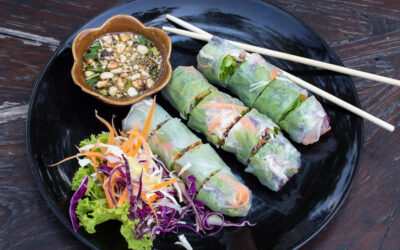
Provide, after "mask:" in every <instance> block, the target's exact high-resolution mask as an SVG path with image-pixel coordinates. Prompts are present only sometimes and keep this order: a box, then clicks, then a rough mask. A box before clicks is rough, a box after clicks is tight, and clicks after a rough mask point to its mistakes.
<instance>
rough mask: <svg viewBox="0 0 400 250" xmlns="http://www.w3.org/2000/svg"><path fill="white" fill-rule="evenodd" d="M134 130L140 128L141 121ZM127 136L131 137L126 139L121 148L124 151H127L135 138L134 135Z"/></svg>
mask: <svg viewBox="0 0 400 250" xmlns="http://www.w3.org/2000/svg"><path fill="white" fill-rule="evenodd" d="M132 130H133V131H136V130H137V131H138V130H139V122H137V123H136V125H135V127H134V128H133V129H132ZM128 133H129V132H128ZM126 138H129V139H128V140H127V141H125V142H124V143H123V144H122V146H121V149H122V151H123V152H124V153H126V152H127V151H128V149H129V146H130V144H132V142H133V140H134V139H135V137H134V136H131V137H126Z"/></svg>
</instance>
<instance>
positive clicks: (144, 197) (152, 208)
mask: <svg viewBox="0 0 400 250" xmlns="http://www.w3.org/2000/svg"><path fill="white" fill-rule="evenodd" d="M141 197H142V199H143V200H144V201H145V202H146V204H147V205H148V206H149V207H150V209H151V211H152V212H153V214H154V216H155V217H156V221H157V224H158V217H157V213H156V210H155V209H154V207H153V205H152V204H151V202H150V201H149V199H147V197H146V195H144V193H143V192H142V193H141Z"/></svg>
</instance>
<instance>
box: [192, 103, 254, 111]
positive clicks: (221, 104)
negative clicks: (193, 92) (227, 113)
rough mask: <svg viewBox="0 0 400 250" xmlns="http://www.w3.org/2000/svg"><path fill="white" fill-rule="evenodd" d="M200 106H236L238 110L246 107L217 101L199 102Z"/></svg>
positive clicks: (230, 107) (228, 107) (229, 107)
mask: <svg viewBox="0 0 400 250" xmlns="http://www.w3.org/2000/svg"><path fill="white" fill-rule="evenodd" d="M200 106H202V107H219V108H227V109H233V108H237V109H240V110H245V109H246V108H245V107H243V106H240V105H236V104H231V103H218V102H212V103H204V104H200Z"/></svg>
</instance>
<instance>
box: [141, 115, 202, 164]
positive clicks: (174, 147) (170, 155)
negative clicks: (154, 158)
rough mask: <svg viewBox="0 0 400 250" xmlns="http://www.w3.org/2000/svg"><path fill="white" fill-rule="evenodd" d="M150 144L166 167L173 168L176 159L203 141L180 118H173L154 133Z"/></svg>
mask: <svg viewBox="0 0 400 250" xmlns="http://www.w3.org/2000/svg"><path fill="white" fill-rule="evenodd" d="M148 143H149V146H150V148H151V151H152V152H153V154H157V155H159V156H160V157H161V160H162V161H163V162H164V164H165V166H167V167H168V168H171V166H172V164H173V163H174V161H175V158H177V157H178V156H179V155H180V154H182V153H183V151H184V150H186V149H187V148H188V147H189V146H191V145H194V144H196V143H197V144H200V143H201V139H200V138H198V137H197V136H196V135H195V134H193V133H192V132H191V131H190V130H189V129H188V128H187V127H186V126H185V124H183V123H182V122H181V121H180V120H179V119H178V118H173V119H170V120H168V121H167V122H166V123H165V124H163V125H162V126H161V127H160V128H159V129H157V130H156V131H154V133H153V134H152V135H151V137H150V139H149V140H148Z"/></svg>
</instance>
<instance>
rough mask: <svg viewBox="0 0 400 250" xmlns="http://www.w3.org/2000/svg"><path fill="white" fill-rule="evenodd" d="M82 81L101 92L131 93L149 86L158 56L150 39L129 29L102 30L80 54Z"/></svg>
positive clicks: (158, 67)
mask: <svg viewBox="0 0 400 250" xmlns="http://www.w3.org/2000/svg"><path fill="white" fill-rule="evenodd" d="M83 59H84V62H83V73H84V77H85V79H86V82H87V83H88V84H89V86H91V87H92V88H93V89H95V90H96V91H97V92H99V93H100V94H102V95H104V96H111V97H116V98H129V97H135V96H137V95H139V94H140V93H143V92H145V91H146V90H148V89H150V88H151V87H152V86H153V85H154V83H155V82H156V81H157V79H158V77H159V74H160V71H161V61H162V57H161V54H160V52H159V51H158V50H157V48H156V46H155V45H154V43H153V42H152V41H150V40H149V39H147V38H146V37H144V36H143V35H138V34H134V33H131V32H121V33H112V34H106V35H104V36H102V37H100V38H98V39H96V40H95V41H94V42H93V43H92V44H91V45H90V46H89V48H88V50H87V51H86V53H84V54H83Z"/></svg>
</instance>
